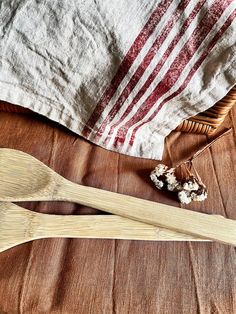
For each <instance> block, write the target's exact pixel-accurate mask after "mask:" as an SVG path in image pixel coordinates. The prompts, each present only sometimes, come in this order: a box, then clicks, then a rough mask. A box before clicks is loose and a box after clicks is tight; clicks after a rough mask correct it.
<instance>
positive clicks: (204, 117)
mask: <svg viewBox="0 0 236 314" xmlns="http://www.w3.org/2000/svg"><path fill="white" fill-rule="evenodd" d="M235 103H236V86H234V87H233V88H232V89H231V90H230V92H229V93H228V94H227V95H226V96H225V97H224V98H223V99H221V100H220V101H218V102H217V103H216V104H215V105H214V106H213V107H211V108H209V109H207V110H206V111H204V112H201V113H199V114H198V115H196V116H194V117H192V118H189V119H187V120H184V121H183V122H182V123H181V124H180V125H179V126H178V127H177V128H176V131H181V132H188V133H197V134H211V133H213V132H214V131H215V130H216V129H217V127H218V126H219V125H220V124H221V123H222V122H223V121H224V119H225V117H226V115H227V114H228V112H229V111H230V109H231V108H232V107H233V105H234V104H235ZM0 111H7V112H19V113H33V112H32V111H31V110H29V109H26V108H23V107H20V106H16V105H12V104H8V103H6V102H1V101H0Z"/></svg>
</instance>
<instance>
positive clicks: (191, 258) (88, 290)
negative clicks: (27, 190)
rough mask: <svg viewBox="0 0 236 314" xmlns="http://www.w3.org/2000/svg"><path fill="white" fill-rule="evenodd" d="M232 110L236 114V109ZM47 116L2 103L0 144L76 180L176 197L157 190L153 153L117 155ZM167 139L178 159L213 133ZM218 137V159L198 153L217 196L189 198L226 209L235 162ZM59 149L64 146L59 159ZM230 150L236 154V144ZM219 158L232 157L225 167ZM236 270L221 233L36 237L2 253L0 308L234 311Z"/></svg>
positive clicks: (36, 206)
mask: <svg viewBox="0 0 236 314" xmlns="http://www.w3.org/2000/svg"><path fill="white" fill-rule="evenodd" d="M232 117H233V118H234V121H235V117H236V112H235V111H233V116H232ZM44 121H45V120H44V119H40V120H38V118H32V117H31V118H26V117H24V116H23V115H17V116H16V115H11V116H9V115H7V114H2V113H1V114H0V130H1V133H0V146H3V147H12V148H18V149H23V150H24V151H26V152H28V153H31V154H33V155H35V156H37V157H38V158H39V159H41V160H42V161H43V162H45V163H46V164H48V165H50V166H51V167H52V168H54V169H55V170H57V171H58V172H59V173H61V174H62V175H64V176H68V178H70V179H71V180H73V181H77V182H78V183H84V184H87V185H91V186H96V187H101V188H104V189H108V190H112V191H118V192H121V193H122V192H126V193H127V194H130V195H133V196H138V197H143V198H146V199H150V200H154V201H160V202H162V201H163V202H164V203H166V204H170V205H177V206H178V203H177V201H176V199H175V198H173V196H171V195H169V194H166V193H162V192H159V191H157V190H156V189H155V188H154V187H153V186H152V183H151V182H150V181H149V178H148V174H149V172H150V170H152V169H153V168H154V166H155V165H156V162H155V161H149V160H141V159H138V158H131V157H126V156H122V155H120V161H119V164H118V155H117V154H115V153H110V152H107V151H105V150H103V149H101V148H97V147H96V148H95V146H94V145H91V144H89V143H88V142H86V141H84V140H81V139H79V138H77V137H76V136H74V135H72V133H70V132H67V131H66V130H65V129H64V128H61V127H58V126H56V124H54V123H51V122H50V123H49V122H47V123H45V122H44ZM231 122H232V121H231ZM227 126H229V124H227ZM13 130H14V132H13ZM39 134H40V135H39ZM234 139H235V137H234ZM172 140H173V141H172ZM168 141H172V142H169V143H170V144H171V145H170V150H171V152H172V155H171V156H172V161H176V162H178V161H179V160H180V159H183V158H185V156H187V155H188V154H191V153H192V152H193V151H194V150H195V149H198V148H199V146H200V145H202V144H203V143H204V142H206V138H205V137H204V136H203V137H202V136H199V137H198V136H194V135H183V134H181V135H180V134H178V133H176V134H172V135H171V137H170V138H169V139H168ZM223 141H225V139H223ZM53 142H54V145H53ZM167 143H168V142H167ZM174 143H175V144H176V143H178V145H175V144H174ZM228 144H229V143H227V144H225V146H224V149H225V150H227V149H228V148H227V147H228ZM174 145H175V146H174ZM215 145H217V151H218V154H219V155H220V157H219V165H218V166H215V168H214V167H213V165H212V159H211V155H210V153H209V152H206V154H205V153H204V155H202V156H201V158H200V157H199V159H198V160H196V161H195V163H194V166H195V167H196V169H197V170H198V171H199V173H200V174H201V176H202V179H203V181H204V182H206V184H207V186H208V188H209V189H210V192H211V196H210V197H209V198H208V200H207V201H206V202H204V203H202V204H194V205H193V206H192V205H191V206H192V207H191V206H190V207H191V208H192V209H195V208H196V209H197V210H199V211H205V210H206V211H207V212H209V213H211V212H214V213H219V214H224V213H225V212H224V206H223V205H222V204H223V203H222V201H221V198H220V189H219V186H218V183H219V181H221V179H220V178H221V177H222V176H223V175H224V173H226V174H227V175H228V174H230V172H231V166H230V164H229V163H228V162H226V163H224V161H225V159H224V154H223V151H221V149H220V146H221V145H222V142H221V144H220V143H219V144H218V143H216V144H215ZM218 145H219V147H218ZM55 154H57V155H59V156H60V158H59V160H58V161H56V162H55V159H54V158H53V156H54V155H55ZM231 154H234V155H235V148H233V150H232V152H231ZM71 156H73V159H72V158H71ZM230 156H232V155H230ZM226 160H228V159H226ZM164 161H166V162H167V163H171V160H170V155H168V154H166V156H165V159H164ZM220 163H223V164H225V167H226V169H225V172H224V171H222V173H221V175H219V171H221V170H219V166H220ZM117 173H118V174H119V175H117ZM217 178H218V179H217ZM217 180H218V181H217ZM227 182H228V180H224V183H225V184H227ZM230 182H231V181H230ZM226 190H227V187H225V189H223V188H222V186H221V193H222V199H223V200H224V201H225V202H226V205H228V207H227V206H226V213H227V215H228V216H229V217H232V216H233V215H234V213H233V211H231V208H232V207H233V206H235V199H234V197H233V195H232V197H231V196H230V194H231V192H230V194H229V193H228V194H227V193H226ZM227 197H229V198H230V202H229V203H227ZM23 205H24V206H25V207H26V208H31V209H33V210H36V211H44V212H48V213H49V212H50V213H64V214H70V213H75V214H77V213H81V212H83V213H94V211H91V209H89V208H85V207H83V206H79V205H74V204H71V203H65V204H61V203H56V202H55V203H50V204H48V203H43V202H41V203H25V204H23ZM231 206H232V207H231ZM232 218H233V217H232ZM100 242H101V243H100ZM16 261H17V262H18V263H16ZM235 271H236V265H235V250H234V248H229V247H228V246H225V245H218V244H215V243H214V244H213V243H208V244H206V243H205V244H200V243H192V244H188V243H174V242H169V243H154V242H148V243H147V242H138V241H121V240H118V241H109V240H102V241H95V240H58V239H54V240H53V239H51V240H43V241H36V242H35V243H34V244H25V245H22V246H20V247H17V248H15V249H12V250H10V251H6V252H5V253H2V254H0V312H1V313H4V312H5V313H20V312H22V313H28V312H29V313H30V312H33V313H36V314H37V313H45V312H46V313H82V314H83V313H86V314H87V313H108V314H109V313H132V314H136V313H137V314H139V313H150V314H152V313H153V314H156V313H167V314H169V313H170V314H172V313H177V314H178V313H227V314H228V313H235V311H236V303H235V302H236V301H235V296H236V291H235V287H236V283H235Z"/></svg>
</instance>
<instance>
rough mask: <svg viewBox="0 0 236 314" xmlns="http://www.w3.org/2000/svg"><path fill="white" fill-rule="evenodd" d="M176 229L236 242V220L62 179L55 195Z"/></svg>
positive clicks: (61, 198)
mask: <svg viewBox="0 0 236 314" xmlns="http://www.w3.org/2000/svg"><path fill="white" fill-rule="evenodd" d="M54 199H57V200H64V201H71V202H75V203H79V204H82V205H85V206H90V207H93V208H96V209H99V210H102V211H106V212H110V213H112V214H115V215H119V216H123V217H126V218H129V219H133V220H137V221H140V222H144V223H147V224H152V225H155V226H159V227H163V228H168V229H171V230H174V231H177V232H181V233H185V234H189V235H194V236H197V237H201V238H205V239H211V240H215V241H218V242H223V243H226V244H231V245H236V221H234V220H231V219H227V218H224V217H223V216H218V215H208V214H203V213H198V212H195V211H191V210H186V209H183V208H178V207H174V206H169V205H165V204H161V203H157V202H151V201H147V200H143V199H139V198H135V197H132V196H128V195H123V194H118V193H114V192H109V191H104V190H100V189H96V188H92V187H87V186H82V185H78V184H75V183H73V182H70V181H68V180H65V181H63V183H62V184H61V185H60V186H59V188H58V190H57V193H56V195H55V198H54Z"/></svg>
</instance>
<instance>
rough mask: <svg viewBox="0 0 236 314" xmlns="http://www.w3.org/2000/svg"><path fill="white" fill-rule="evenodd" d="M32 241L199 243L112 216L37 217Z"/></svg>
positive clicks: (154, 227) (39, 215)
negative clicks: (36, 225)
mask: <svg viewBox="0 0 236 314" xmlns="http://www.w3.org/2000/svg"><path fill="white" fill-rule="evenodd" d="M37 216H38V219H39V223H38V228H37V230H36V231H35V233H34V239H36V238H52V237H53V238H54V237H60V238H102V239H125V240H152V241H155V240H158V241H163V240H175V241H203V239H201V238H196V237H194V236H190V235H186V234H181V233H178V232H175V231H171V230H167V229H163V228H159V227H156V226H152V225H148V224H144V223H141V222H138V221H134V220H130V219H126V218H124V217H119V216H114V215H78V216H76V215H70V216H68V215H66V216H61V215H48V214H38V215H37Z"/></svg>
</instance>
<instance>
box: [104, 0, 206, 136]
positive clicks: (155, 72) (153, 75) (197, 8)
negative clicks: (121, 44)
mask: <svg viewBox="0 0 236 314" xmlns="http://www.w3.org/2000/svg"><path fill="white" fill-rule="evenodd" d="M205 1H206V0H201V1H199V2H198V3H197V5H196V6H195V8H194V9H193V11H192V12H191V14H190V15H189V17H188V18H187V19H186V21H185V22H184V24H183V26H182V28H181V30H180V32H179V33H178V34H177V35H176V36H175V37H174V39H173V40H172V42H171V43H170V45H169V47H168V48H167V50H166V51H165V53H164V55H163V57H162V59H161V60H160V61H159V62H158V64H157V65H156V67H155V68H154V70H153V72H152V73H151V74H150V75H149V77H148V79H147V81H146V82H145V83H144V85H143V86H142V87H141V89H140V90H139V91H138V93H137V94H136V96H135V97H134V99H133V100H132V102H131V103H130V105H129V106H128V107H127V109H126V110H127V113H129V112H131V110H132V109H133V107H134V106H135V105H136V103H137V102H138V101H139V100H140V98H141V97H142V96H143V95H144V93H145V92H146V90H147V89H148V87H149V86H150V85H151V83H152V82H153V80H154V79H155V78H156V76H157V75H158V73H159V72H160V70H161V68H162V66H163V65H164V63H165V62H166V60H167V59H168V57H169V55H170V54H171V52H172V51H173V49H174V48H175V46H176V45H177V44H178V42H179V40H180V39H181V38H182V36H183V35H184V34H185V32H186V30H187V28H188V27H189V25H190V24H191V22H192V21H193V19H194V18H195V16H196V15H197V13H198V12H199V11H200V9H201V7H202V6H203V4H204V3H205ZM125 116H126V115H123V116H122V117H121V119H120V120H119V121H117V122H116V123H115V124H114V125H113V126H112V127H111V129H110V132H109V134H108V137H107V138H106V140H105V142H108V141H109V136H110V135H111V134H112V133H113V132H114V128H115V127H117V126H118V125H119V124H120V123H121V121H122V120H123V119H124V118H125ZM106 123H107V121H106ZM103 124H104V122H103ZM98 133H99V134H98V136H99V135H100V134H101V131H100V129H99V132H98Z"/></svg>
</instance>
